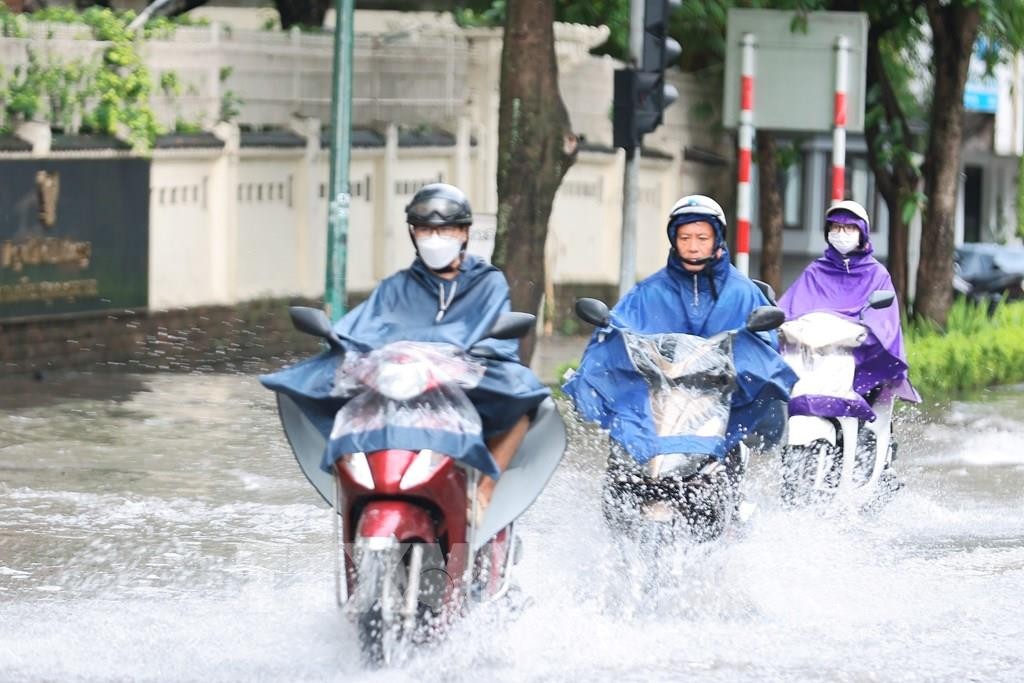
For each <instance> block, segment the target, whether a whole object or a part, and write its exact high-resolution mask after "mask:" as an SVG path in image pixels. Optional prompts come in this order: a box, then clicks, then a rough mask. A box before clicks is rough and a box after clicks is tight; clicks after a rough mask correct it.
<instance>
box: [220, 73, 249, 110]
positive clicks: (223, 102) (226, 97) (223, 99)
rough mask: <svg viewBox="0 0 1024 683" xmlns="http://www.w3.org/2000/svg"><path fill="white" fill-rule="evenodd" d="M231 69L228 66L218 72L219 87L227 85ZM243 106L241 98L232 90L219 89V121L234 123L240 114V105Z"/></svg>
mask: <svg viewBox="0 0 1024 683" xmlns="http://www.w3.org/2000/svg"><path fill="white" fill-rule="evenodd" d="M232 71H233V69H232V68H231V67H230V66H225V67H222V68H221V70H220V74H219V78H220V82H221V85H222V86H223V85H224V84H225V83H227V80H228V78H230V77H231V73H232ZM243 104H245V103H244V102H243V101H242V98H241V97H239V96H238V93H236V92H235V91H234V90H230V89H225V88H222V89H221V96H220V120H221V121H234V120H235V119H236V118H238V115H239V114H241V113H242V109H241V107H242V105H243Z"/></svg>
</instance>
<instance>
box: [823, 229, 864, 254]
mask: <svg viewBox="0 0 1024 683" xmlns="http://www.w3.org/2000/svg"><path fill="white" fill-rule="evenodd" d="M828 243H829V244H831V245H832V246H833V247H835V249H836V251H838V252H839V253H840V254H842V255H843V256H846V255H847V254H849V253H850V252H851V251H853V250H854V249H856V248H857V247H858V246H860V234H859V233H849V232H830V233H829V234H828Z"/></svg>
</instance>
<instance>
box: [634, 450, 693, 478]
mask: <svg viewBox="0 0 1024 683" xmlns="http://www.w3.org/2000/svg"><path fill="white" fill-rule="evenodd" d="M707 459H708V458H707V456H704V455H688V454H686V453H665V454H662V455H656V456H654V457H653V458H651V459H650V460H648V461H647V475H648V476H649V477H651V478H653V479H658V478H660V477H668V476H673V477H679V478H680V479H689V478H690V477H692V476H693V475H695V474H697V473H698V472H700V470H701V468H702V467H703V466H704V463H706V462H707Z"/></svg>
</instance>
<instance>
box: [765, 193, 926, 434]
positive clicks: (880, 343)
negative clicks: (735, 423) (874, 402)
mask: <svg viewBox="0 0 1024 683" xmlns="http://www.w3.org/2000/svg"><path fill="white" fill-rule="evenodd" d="M830 219H831V220H836V221H837V222H843V223H852V224H855V225H857V226H858V227H859V228H860V231H861V243H860V247H859V248H858V249H855V250H854V251H852V252H850V253H849V254H847V255H846V256H843V255H842V254H840V253H839V252H838V251H836V249H835V248H834V247H833V246H832V245H831V244H830V245H828V247H827V248H826V249H825V254H824V255H823V256H822V257H821V258H819V259H817V260H815V261H813V262H812V263H811V264H810V265H808V266H807V268H806V269H804V272H803V273H801V274H800V277H799V278H797V280H796V282H794V283H793V284H792V285H790V287H789V289H787V290H786V293H785V294H783V295H782V298H780V299H779V307H780V308H781V309H782V310H783V311H785V312H786V319H787V320H793V319H795V318H799V317H800V316H802V315H805V314H807V313H813V312H816V311H824V312H830V313H834V314H837V315H841V316H843V317H845V318H848V319H850V320H852V321H854V322H859V323H861V324H863V325H865V326H866V327H867V328H868V330H869V332H870V333H869V334H868V338H867V339H866V340H865V341H864V343H863V344H861V346H860V347H858V348H856V349H854V359H855V360H856V363H857V370H856V372H855V374H854V378H853V389H854V391H856V392H857V393H859V394H861V395H862V396H866V395H867V394H868V393H869V392H870V391H871V390H872V389H875V388H876V387H879V386H883V385H887V386H888V387H889V390H890V391H891V392H892V393H893V394H894V395H895V396H896V397H898V398H901V399H903V400H905V401H912V402H915V403H916V402H919V401H920V400H921V397H920V396H919V395H918V393H917V391H916V390H915V389H914V387H913V386H911V384H910V379H909V377H908V372H907V371H908V366H907V355H906V353H905V351H904V349H903V331H902V329H901V328H900V307H899V306H898V305H897V303H895V302H894V303H893V305H892V306H889V307H888V308H883V309H872V308H869V309H867V310H866V311H864V317H863V319H861V318H860V311H861V309H863V308H864V306H865V304H866V303H867V301H868V297H869V296H870V295H871V293H872V292H875V291H877V290H885V291H890V292H891V291H895V287H894V286H893V283H892V278H891V277H890V276H889V271H887V270H886V269H885V266H883V265H882V264H881V263H879V262H878V260H877V259H876V258H875V257H874V256H872V253H873V252H874V248H873V247H872V245H871V240H870V238H869V235H868V230H867V225H866V224H865V223H864V222H863V221H862V220H860V219H858V218H856V217H855V216H853V214H850V213H847V212H839V215H837V216H835V217H830ZM814 398H816V397H810V396H798V397H795V398H793V399H792V400H791V401H790V406H789V407H790V414H795V415H800V414H819V411H818V410H816V409H815V408H814V406H812V405H811V404H813V403H814ZM805 403H806V404H807V405H803V404H805ZM864 407H866V405H865V406H864ZM842 412H843V414H850V415H855V416H856V417H862V418H866V419H874V414H873V413H872V414H871V416H870V418H869V417H868V416H867V415H861V414H859V411H858V410H856V409H851V410H844V411H842Z"/></svg>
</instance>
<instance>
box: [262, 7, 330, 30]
mask: <svg viewBox="0 0 1024 683" xmlns="http://www.w3.org/2000/svg"><path fill="white" fill-rule="evenodd" d="M331 4H332V3H331V1H330V0H274V7H276V8H277V15H278V16H279V17H280V18H281V28H282V29H284V30H287V29H290V28H291V27H292V26H323V25H324V17H325V16H327V10H328V8H330V7H331Z"/></svg>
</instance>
